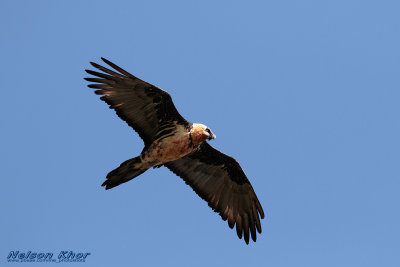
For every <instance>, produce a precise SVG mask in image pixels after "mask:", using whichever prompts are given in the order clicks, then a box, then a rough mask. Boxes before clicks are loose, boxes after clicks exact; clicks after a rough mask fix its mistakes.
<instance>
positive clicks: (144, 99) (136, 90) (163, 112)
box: [85, 58, 190, 146]
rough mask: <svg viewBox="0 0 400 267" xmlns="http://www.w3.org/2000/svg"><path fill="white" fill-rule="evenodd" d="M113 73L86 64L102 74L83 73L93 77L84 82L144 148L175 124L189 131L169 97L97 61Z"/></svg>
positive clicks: (95, 65)
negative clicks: (127, 127)
mask: <svg viewBox="0 0 400 267" xmlns="http://www.w3.org/2000/svg"><path fill="white" fill-rule="evenodd" d="M101 59H102V60H103V61H104V62H105V63H107V64H108V65H109V66H111V67H112V68H113V69H114V70H110V69H108V68H105V67H103V66H100V65H98V64H96V63H93V62H90V64H91V65H92V66H93V67H95V68H97V69H99V70H101V71H103V72H102V73H101V72H96V71H92V70H86V72H87V73H89V74H91V75H94V76H97V77H96V78H85V80H87V81H89V82H95V84H89V85H88V87H90V88H95V89H98V90H96V91H95V93H96V94H98V95H103V96H102V97H101V98H100V99H101V100H103V101H105V102H106V103H107V104H109V105H110V108H112V109H114V110H115V111H116V113H117V115H118V116H119V117H120V118H121V119H123V120H124V121H126V122H127V123H128V125H129V126H131V127H132V128H133V129H134V130H135V131H136V132H137V133H138V134H139V136H140V137H141V138H142V139H143V141H144V143H145V146H148V145H150V144H151V143H152V142H153V141H154V140H155V139H157V136H159V135H164V134H166V132H168V131H171V127H172V128H175V124H174V122H175V123H177V124H181V125H184V126H185V127H190V126H189V122H187V121H186V120H185V119H184V118H183V117H182V116H181V115H180V114H179V112H178V111H177V110H176V108H175V106H174V103H173V102H172V99H171V96H170V95H169V94H168V93H167V92H166V91H163V90H161V89H160V88H158V87H156V86H154V85H152V84H149V83H147V82H145V81H142V80H140V79H139V78H137V77H135V76H133V75H132V74H130V73H129V72H127V71H125V70H123V69H122V68H120V67H118V66H117V65H115V64H114V63H112V62H110V61H108V60H107V59H105V58H101Z"/></svg>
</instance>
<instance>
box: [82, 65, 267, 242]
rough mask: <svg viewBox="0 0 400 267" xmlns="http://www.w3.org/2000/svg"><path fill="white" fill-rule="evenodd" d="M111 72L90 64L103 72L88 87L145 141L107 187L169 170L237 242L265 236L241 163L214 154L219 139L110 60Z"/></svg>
mask: <svg viewBox="0 0 400 267" xmlns="http://www.w3.org/2000/svg"><path fill="white" fill-rule="evenodd" d="M101 59H102V60H103V61H104V62H105V63H106V64H107V65H109V66H110V67H112V69H113V70H112V69H109V68H105V67H103V66H101V65H98V64H96V63H93V62H90V64H91V65H92V66H93V67H95V68H97V69H99V70H100V71H102V72H97V71H92V70H86V72H87V73H89V74H91V75H93V76H95V77H91V78H85V80H87V81H89V82H94V84H89V85H88V87H90V88H94V89H97V90H96V91H95V93H96V94H98V95H102V97H101V98H100V99H101V100H103V101H104V102H106V103H107V104H108V105H110V108H111V109H114V110H115V112H116V113H117V115H118V116H119V117H120V118H121V119H123V120H124V121H125V122H127V123H128V125H129V126H131V127H132V128H133V129H134V130H135V131H136V132H137V133H138V134H139V136H140V137H141V138H142V139H143V141H144V145H145V146H144V148H143V150H142V152H141V154H140V155H139V156H137V157H134V158H132V159H129V160H127V161H125V162H123V163H122V164H121V165H120V166H119V167H118V168H116V169H115V170H113V171H111V172H110V173H109V174H108V175H107V179H106V181H105V182H104V183H103V184H102V186H104V187H105V189H110V188H113V187H115V186H117V185H120V184H122V183H125V182H127V181H129V180H131V179H133V178H135V177H137V176H138V175H140V174H142V173H143V172H145V171H146V170H148V169H149V168H151V167H153V168H155V167H161V166H165V167H167V168H168V169H170V170H171V171H172V172H174V173H175V174H176V175H178V176H180V177H181V178H182V179H183V180H184V181H185V182H186V184H188V185H190V186H191V187H192V189H193V190H194V191H195V192H196V193H197V194H198V195H199V196H200V197H201V198H202V199H204V200H205V201H207V202H208V205H209V206H210V207H211V208H212V209H213V210H214V211H215V212H218V213H219V215H220V216H221V217H222V219H223V220H224V221H225V220H228V225H229V227H230V228H233V227H234V225H235V224H236V232H237V235H238V237H239V238H242V236H244V240H245V242H246V244H248V243H249V233H250V235H251V238H252V239H253V241H256V229H257V231H258V232H259V233H261V223H260V217H261V218H264V211H263V209H262V207H261V204H260V202H259V201H258V198H257V196H256V194H255V192H254V190H253V187H252V186H251V184H250V182H249V180H248V179H247V177H246V175H245V173H244V172H243V170H242V168H241V167H240V165H239V163H238V162H237V161H236V160H235V159H234V158H232V157H230V156H228V155H226V154H224V153H222V152H220V151H218V150H216V149H215V148H213V147H212V146H210V145H209V144H208V143H207V142H206V140H212V139H214V138H215V135H214V134H213V133H212V131H211V130H210V128H208V127H207V126H205V125H203V124H200V123H190V122H188V121H187V120H185V119H184V118H183V117H182V116H181V115H180V114H179V112H178V111H177V109H176V108H175V106H174V104H173V102H172V99H171V96H170V95H169V94H168V93H167V92H166V91H163V90H161V89H160V88H158V87H156V86H154V85H152V84H150V83H147V82H145V81H142V80H140V79H139V78H137V77H135V76H133V75H132V74H130V73H129V72H127V71H125V70H123V69H122V68H120V67H118V66H117V65H115V64H114V63H112V62H110V61H108V60H107V59H104V58H101Z"/></svg>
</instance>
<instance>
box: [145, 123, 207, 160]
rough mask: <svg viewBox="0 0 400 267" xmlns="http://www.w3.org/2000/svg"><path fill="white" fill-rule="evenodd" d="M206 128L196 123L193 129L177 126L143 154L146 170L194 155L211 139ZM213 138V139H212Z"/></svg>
mask: <svg viewBox="0 0 400 267" xmlns="http://www.w3.org/2000/svg"><path fill="white" fill-rule="evenodd" d="M205 127H206V126H204V125H202V124H197V123H194V124H193V125H192V127H191V128H189V129H188V128H186V127H184V126H181V125H177V126H176V129H174V131H173V132H172V133H171V134H168V135H167V136H162V137H160V138H159V139H157V140H155V141H154V142H153V143H152V144H151V145H150V146H149V147H148V148H145V149H144V151H143V152H142V154H141V156H140V157H141V159H142V162H143V164H144V168H150V167H154V166H158V165H162V164H165V163H168V162H170V161H174V160H177V159H180V158H182V157H184V156H186V155H188V154H190V153H192V152H193V151H194V150H195V149H196V148H198V145H200V144H201V143H203V142H204V141H205V140H206V139H208V138H210V136H209V134H208V133H205V132H204V130H205V129H204V128H205ZM211 138H212V137H211Z"/></svg>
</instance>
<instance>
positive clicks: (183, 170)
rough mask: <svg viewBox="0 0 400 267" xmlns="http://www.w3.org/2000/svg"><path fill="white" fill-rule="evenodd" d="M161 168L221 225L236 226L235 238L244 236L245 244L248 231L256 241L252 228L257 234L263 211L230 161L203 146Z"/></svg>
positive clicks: (244, 178) (225, 156)
mask: <svg viewBox="0 0 400 267" xmlns="http://www.w3.org/2000/svg"><path fill="white" fill-rule="evenodd" d="M164 165H165V166H166V167H168V168H169V169H170V170H171V171H173V172H174V173H175V174H176V175H178V176H180V177H181V178H183V180H184V181H185V182H186V183H187V184H188V185H190V186H191V187H192V188H193V190H194V191H195V192H196V193H197V194H198V195H199V196H200V197H201V198H203V199H204V200H205V201H207V202H208V205H209V206H210V207H211V208H212V209H213V210H214V211H215V212H218V213H219V214H220V215H221V217H222V219H223V220H224V221H225V220H227V219H228V225H229V227H230V228H233V227H234V225H235V224H236V232H237V235H238V237H239V238H242V235H243V233H244V240H245V242H246V243H247V244H248V243H249V230H250V234H251V238H252V239H253V241H256V228H257V231H258V232H259V233H261V223H260V217H261V218H264V211H263V209H262V207H261V204H260V202H259V201H258V199H257V196H256V194H255V193H254V190H253V187H252V186H251V184H250V182H249V180H248V179H247V177H246V175H245V174H244V172H243V170H242V168H241V167H240V165H239V163H238V162H237V161H236V160H235V159H234V158H232V157H230V156H228V155H226V154H224V153H222V152H220V151H218V150H216V149H215V148H213V147H212V146H210V145H209V144H208V143H207V142H204V143H203V144H202V145H200V147H199V149H198V150H197V151H196V152H193V153H191V154H189V155H187V156H185V157H183V158H180V159H178V160H175V161H172V162H169V163H166V164H164Z"/></svg>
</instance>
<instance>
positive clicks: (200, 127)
mask: <svg viewBox="0 0 400 267" xmlns="http://www.w3.org/2000/svg"><path fill="white" fill-rule="evenodd" d="M191 134H192V138H193V139H194V140H193V141H194V142H195V143H197V144H201V143H202V142H204V141H205V140H212V139H215V138H216V136H215V134H213V132H212V131H211V130H210V128H208V127H207V126H205V125H204V124H200V123H193V128H192V130H191Z"/></svg>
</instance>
